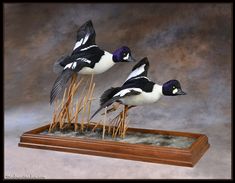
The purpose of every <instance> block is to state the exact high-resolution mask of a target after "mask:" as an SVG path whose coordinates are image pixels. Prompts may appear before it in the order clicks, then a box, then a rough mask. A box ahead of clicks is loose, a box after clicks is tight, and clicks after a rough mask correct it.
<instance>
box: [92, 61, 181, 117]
mask: <svg viewBox="0 0 235 183" xmlns="http://www.w3.org/2000/svg"><path fill="white" fill-rule="evenodd" d="M148 68H149V61H148V59H147V57H145V58H143V59H142V60H140V61H139V62H138V63H137V64H136V65H135V66H134V67H133V69H132V72H131V73H130V74H129V76H128V78H127V80H126V81H125V83H124V84H123V85H122V86H121V87H116V88H113V87H112V88H110V89H108V90H106V91H105V92H104V93H103V94H102V96H101V97H100V108H99V109H98V110H97V111H96V112H95V113H94V114H93V115H92V117H91V118H90V120H91V119H92V118H93V117H94V116H95V115H96V114H97V113H98V112H99V111H100V110H102V109H103V108H105V107H108V106H110V105H111V104H112V103H114V102H118V103H121V104H123V105H125V106H130V107H133V106H138V105H145V104H150V103H154V102H157V101H158V100H159V99H160V98H161V96H163V95H166V96H176V95H185V94H186V93H185V92H183V91H182V89H181V86H180V83H179V81H177V80H170V81H167V82H166V83H164V84H163V85H159V84H156V83H154V82H152V81H151V80H150V79H149V78H148V77H147V73H148Z"/></svg>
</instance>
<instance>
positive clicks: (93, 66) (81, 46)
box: [50, 20, 135, 104]
mask: <svg viewBox="0 0 235 183" xmlns="http://www.w3.org/2000/svg"><path fill="white" fill-rule="evenodd" d="M95 37H96V33H95V30H94V28H93V24H92V21H91V20H89V21H87V22H86V23H85V24H83V25H82V26H81V27H80V28H79V30H78V31H77V42H76V44H75V46H74V48H73V51H72V54H71V55H68V56H64V57H62V58H60V59H59V60H58V61H57V62H55V64H54V67H53V70H54V72H55V73H57V74H59V76H58V77H57V79H56V81H55V83H54V85H53V87H52V90H51V94H50V103H51V104H52V103H53V101H54V99H55V97H56V96H58V95H59V93H60V92H61V91H62V90H63V89H64V88H65V85H66V83H67V82H68V80H69V78H70V77H71V76H72V74H73V73H79V74H100V73H103V72H105V71H107V70H108V69H110V68H111V67H112V66H113V65H114V64H115V63H118V62H132V61H135V59H134V58H133V57H132V55H131V50H130V49H129V48H128V47H126V46H122V47H121V48H119V49H117V50H116V51H114V52H113V53H110V52H108V51H105V50H102V49H100V48H99V47H98V46H97V45H96V43H95Z"/></svg>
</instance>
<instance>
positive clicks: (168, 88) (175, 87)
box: [162, 80, 186, 96]
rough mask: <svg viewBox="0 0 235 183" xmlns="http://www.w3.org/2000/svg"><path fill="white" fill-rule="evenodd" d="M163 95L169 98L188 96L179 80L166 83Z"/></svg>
mask: <svg viewBox="0 0 235 183" xmlns="http://www.w3.org/2000/svg"><path fill="white" fill-rule="evenodd" d="M162 93H163V95H167V96H176V95H186V93H185V92H183V90H182V89H181V86H180V82H179V81H177V80H170V81H167V82H166V83H164V84H163V86H162Z"/></svg>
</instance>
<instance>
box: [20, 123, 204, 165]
mask: <svg viewBox="0 0 235 183" xmlns="http://www.w3.org/2000/svg"><path fill="white" fill-rule="evenodd" d="M49 126H50V125H46V126H42V127H40V128H37V129H34V130H31V131H28V132H25V133H24V134H23V135H22V136H21V137H20V142H19V144H18V145H19V146H21V147H30V148H38V149H49V150H56V151H64V152H72V153H80V154H89V155H97V156H107V157H113V158H122V159H130V160H138V161H146V162H152V163H164V164H172V165H179V166H188V167H193V166H194V165H195V164H196V163H197V161H198V160H199V159H200V158H201V157H202V155H203V154H204V153H205V152H206V150H207V149H208V148H209V143H208V138H207V136H206V135H203V134H195V133H186V132H175V131H162V130H150V129H138V128H128V129H127V132H141V133H150V134H161V135H173V136H183V137H191V138H196V141H195V142H193V143H192V145H191V146H190V147H189V148H173V147H163V146H153V145H146V144H130V143H126V142H116V141H110V140H109V141H108V140H105V139H104V140H102V139H100V140H98V139H82V138H76V137H61V136H52V135H43V134H40V133H41V132H43V131H45V130H48V129H49Z"/></svg>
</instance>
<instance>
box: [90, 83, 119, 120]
mask: <svg viewBox="0 0 235 183" xmlns="http://www.w3.org/2000/svg"><path fill="white" fill-rule="evenodd" d="M119 91H120V87H116V88H113V87H112V88H109V89H108V90H106V91H104V93H103V94H102V95H101V97H100V108H99V109H98V110H96V112H95V113H94V114H93V115H92V116H91V118H90V119H89V120H91V119H92V118H93V117H94V116H95V115H96V114H97V113H98V112H100V111H101V110H102V109H103V108H105V107H108V106H110V105H111V104H112V103H113V102H115V101H116V100H117V97H113V96H114V95H115V94H116V93H118V92H119Z"/></svg>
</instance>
